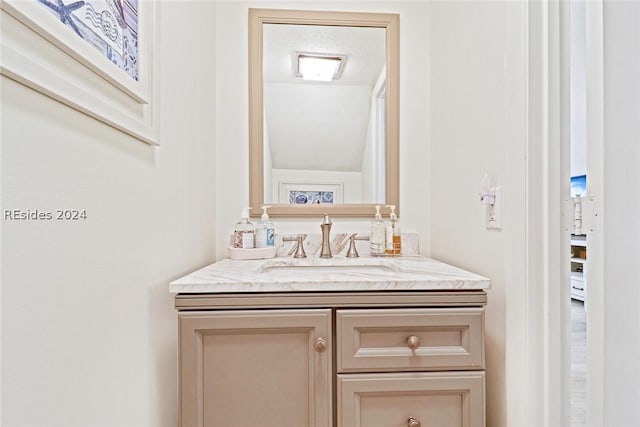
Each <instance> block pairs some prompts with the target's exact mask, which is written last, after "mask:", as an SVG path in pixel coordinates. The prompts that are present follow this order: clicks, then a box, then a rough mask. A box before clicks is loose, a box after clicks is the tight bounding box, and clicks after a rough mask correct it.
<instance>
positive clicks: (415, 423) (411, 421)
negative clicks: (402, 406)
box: [407, 417, 422, 427]
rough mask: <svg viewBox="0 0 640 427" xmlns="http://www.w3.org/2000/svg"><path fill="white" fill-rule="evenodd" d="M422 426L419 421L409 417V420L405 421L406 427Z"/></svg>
mask: <svg viewBox="0 0 640 427" xmlns="http://www.w3.org/2000/svg"><path fill="white" fill-rule="evenodd" d="M421 425H422V424H420V421H418V420H416V419H415V418H413V417H409V420H408V421H407V427H420V426H421Z"/></svg>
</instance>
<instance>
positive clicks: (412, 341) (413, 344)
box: [407, 335, 420, 350]
mask: <svg viewBox="0 0 640 427" xmlns="http://www.w3.org/2000/svg"><path fill="white" fill-rule="evenodd" d="M407 346H408V347H409V348H410V349H411V350H417V349H418V347H420V338H418V337H417V336H415V335H411V336H410V337H409V338H407Z"/></svg>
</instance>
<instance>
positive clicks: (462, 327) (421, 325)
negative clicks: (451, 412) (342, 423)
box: [336, 307, 484, 372]
mask: <svg viewBox="0 0 640 427" xmlns="http://www.w3.org/2000/svg"><path fill="white" fill-rule="evenodd" d="M336 333H337V351H338V354H337V369H338V372H381V371H428V370H463V369H483V368H484V344H483V342H484V340H483V335H484V309H483V308H481V307H473V308H456V309H453V308H433V309H369V310H338V311H337V313H336Z"/></svg>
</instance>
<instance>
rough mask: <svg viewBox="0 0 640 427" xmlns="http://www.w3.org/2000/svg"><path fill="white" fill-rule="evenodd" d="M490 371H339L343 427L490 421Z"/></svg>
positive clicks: (457, 425) (474, 426) (476, 425)
mask: <svg viewBox="0 0 640 427" xmlns="http://www.w3.org/2000/svg"><path fill="white" fill-rule="evenodd" d="M484 381H485V380H484V372H482V371H479V372H469V371H466V372H465V371H461V372H428V373H425V372H422V373H394V374H341V375H338V381H337V389H338V427H383V426H385V427H387V426H412V427H413V426H415V427H417V426H421V427H429V426H438V427H482V426H484V425H485V402H484V389H485V383H484Z"/></svg>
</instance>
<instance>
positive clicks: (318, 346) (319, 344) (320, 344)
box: [313, 338, 327, 353]
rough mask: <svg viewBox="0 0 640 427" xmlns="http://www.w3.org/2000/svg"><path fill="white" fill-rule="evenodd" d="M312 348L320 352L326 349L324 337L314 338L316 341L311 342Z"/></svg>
mask: <svg viewBox="0 0 640 427" xmlns="http://www.w3.org/2000/svg"><path fill="white" fill-rule="evenodd" d="M313 348H314V349H315V351H317V352H318V353H322V352H323V351H325V350H326V349H327V340H325V339H324V338H318V339H316V342H315V343H314V344H313Z"/></svg>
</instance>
